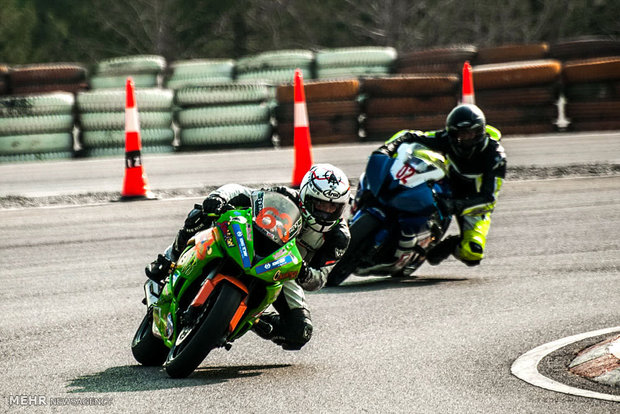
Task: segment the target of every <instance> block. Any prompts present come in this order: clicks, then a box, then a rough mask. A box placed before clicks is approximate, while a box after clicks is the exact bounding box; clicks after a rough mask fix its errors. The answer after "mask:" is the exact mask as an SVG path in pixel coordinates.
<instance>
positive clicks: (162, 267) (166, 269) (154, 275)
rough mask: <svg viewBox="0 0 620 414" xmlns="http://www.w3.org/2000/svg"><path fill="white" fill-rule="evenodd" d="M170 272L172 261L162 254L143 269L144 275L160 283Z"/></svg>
mask: <svg viewBox="0 0 620 414" xmlns="http://www.w3.org/2000/svg"><path fill="white" fill-rule="evenodd" d="M171 270H172V261H171V260H169V259H168V258H167V257H166V256H164V255H163V254H160V255H158V256H157V259H155V260H154V261H153V262H151V263H150V264H149V265H147V266H146V267H145V268H144V273H146V277H148V278H149V279H151V280H153V281H155V282H157V283H160V282H161V281H162V280H164V279H165V278H166V276H168V275H169V274H170V271H171Z"/></svg>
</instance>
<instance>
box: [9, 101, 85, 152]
mask: <svg viewBox="0 0 620 414" xmlns="http://www.w3.org/2000/svg"><path fill="white" fill-rule="evenodd" d="M74 100H75V98H74V95H73V94H72V93H69V92H54V93H47V94H32V95H19V96H3V97H0V161H26V160H43V159H58V158H71V157H72V156H73V128H74V116H73V107H74Z"/></svg>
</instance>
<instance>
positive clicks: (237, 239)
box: [153, 208, 302, 347]
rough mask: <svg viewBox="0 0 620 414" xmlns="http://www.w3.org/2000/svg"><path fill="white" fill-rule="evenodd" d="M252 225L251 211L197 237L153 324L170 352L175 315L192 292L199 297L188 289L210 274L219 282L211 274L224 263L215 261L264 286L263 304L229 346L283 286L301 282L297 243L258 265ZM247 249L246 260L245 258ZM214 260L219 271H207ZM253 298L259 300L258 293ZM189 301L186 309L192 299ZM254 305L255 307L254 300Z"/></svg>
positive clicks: (231, 214)
mask: <svg viewBox="0 0 620 414" xmlns="http://www.w3.org/2000/svg"><path fill="white" fill-rule="evenodd" d="M252 223H253V220H252V209H251V208H248V209H245V210H232V211H228V212H226V213H224V214H222V215H221V216H220V217H219V219H218V220H217V222H216V223H215V224H214V226H213V227H212V228H209V229H207V230H205V231H202V232H200V233H198V234H196V235H195V236H194V237H193V238H192V239H191V240H190V244H189V245H188V247H187V248H186V249H185V251H184V252H183V253H182V254H181V256H180V258H179V260H178V263H177V266H176V268H175V270H174V273H173V274H172V275H171V277H170V278H168V280H167V282H166V284H165V286H164V288H163V290H162V293H161V295H160V298H159V300H158V302H157V303H156V304H155V305H154V308H153V321H154V324H155V326H156V327H157V329H158V330H159V333H160V335H161V337H162V339H163V341H164V343H165V345H166V346H168V347H172V346H173V344H174V343H175V341H176V339H177V336H178V334H179V329H178V328H179V326H180V324H179V318H178V315H177V314H178V313H179V314H180V313H182V312H177V311H178V310H179V303H181V302H182V301H183V297H184V295H185V294H186V293H187V292H188V290H189V291H190V292H193V293H190V294H194V295H195V294H196V288H195V287H194V288H193V289H190V287H191V286H192V284H193V283H194V282H195V281H197V280H201V278H204V277H205V276H206V274H209V277H213V276H215V274H216V273H217V272H214V271H213V270H214V269H215V268H216V267H217V264H218V263H219V262H220V260H217V259H222V258H224V257H230V258H232V259H233V260H234V262H235V263H236V264H237V265H238V266H239V268H240V269H243V273H245V274H246V275H248V276H253V277H256V278H258V279H260V280H262V281H264V282H265V283H264V284H263V285H262V289H260V291H261V294H262V295H263V296H262V300H260V303H259V304H258V305H257V306H255V307H254V308H252V309H246V311H245V312H244V314H243V316H242V318H241V320H240V322H239V323H238V324H237V327H236V329H235V331H234V332H232V333H230V334H229V336H228V338H227V341H229V342H230V341H233V340H235V339H237V338H239V337H241V336H242V335H243V334H245V333H246V332H247V331H248V330H249V329H250V328H251V327H252V325H253V324H254V323H255V321H256V319H257V317H258V316H259V315H260V314H261V313H262V312H263V311H264V310H265V309H267V307H269V306H270V305H271V304H272V303H273V302H274V301H275V300H276V298H277V297H278V295H279V293H280V291H281V290H282V283H283V281H284V280H286V279H294V278H295V277H296V276H297V273H298V272H299V270H300V268H301V264H302V259H301V254H300V252H299V250H298V248H297V246H296V241H295V238H294V237H293V238H291V239H290V240H289V241H288V242H287V243H285V244H284V245H283V246H282V247H280V248H279V249H278V250H276V251H275V252H274V253H273V254H271V255H269V256H267V257H265V258H263V259H261V260H258V261H256V262H254V260H256V257H255V253H254V241H255V234H254V233H255V229H254V228H253V225H252ZM240 245H241V247H240ZM243 246H245V250H244V251H245V254H242V250H243ZM214 260H217V262H215V263H213V264H214V265H215V266H209V264H211V263H212V262H213V261H214ZM230 276H235V275H230ZM202 283H203V282H202ZM175 289H176V290H177V293H176V294H175ZM250 294H256V291H254V292H250ZM191 299H193V297H192V298H191ZM185 301H186V303H187V301H188V299H185ZM189 302H191V300H189ZM252 302H253V303H256V299H253V301H252ZM169 317H170V318H171V319H172V322H173V327H174V330H173V331H172V332H167V328H168V318H169ZM169 334H171V336H170V337H169Z"/></svg>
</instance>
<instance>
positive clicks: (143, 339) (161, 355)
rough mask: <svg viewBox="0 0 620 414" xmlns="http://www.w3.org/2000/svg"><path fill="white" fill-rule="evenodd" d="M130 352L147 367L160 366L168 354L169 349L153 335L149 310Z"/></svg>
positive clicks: (134, 338)
mask: <svg viewBox="0 0 620 414" xmlns="http://www.w3.org/2000/svg"><path fill="white" fill-rule="evenodd" d="M131 352H132V354H133V357H134V358H135V359H136V361H138V362H139V363H140V364H142V365H145V366H147V367H159V366H161V365H162V364H163V363H164V361H165V360H166V357H167V356H168V352H170V348H168V347H167V346H166V345H165V344H164V342H163V341H162V340H161V338H157V337H156V336H155V335H153V311H152V310H151V309H149V311H148V312H147V313H146V315H145V316H144V318H143V319H142V322H141V323H140V326H139V327H138V330H137V331H136V334H135V335H134V337H133V341H132V342H131Z"/></svg>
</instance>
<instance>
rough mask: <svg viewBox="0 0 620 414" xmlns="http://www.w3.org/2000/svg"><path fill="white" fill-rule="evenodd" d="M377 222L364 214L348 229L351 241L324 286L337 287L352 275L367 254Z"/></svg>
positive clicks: (377, 225)
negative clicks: (360, 260)
mask: <svg viewBox="0 0 620 414" xmlns="http://www.w3.org/2000/svg"><path fill="white" fill-rule="evenodd" d="M379 224H380V222H379V220H377V219H376V218H374V217H373V216H371V215H369V214H364V215H363V216H362V217H360V218H359V219H358V220H357V221H356V222H355V223H353V224H352V225H351V227H350V229H349V230H350V231H351V241H350V242H349V247H347V250H346V251H345V253H344V255H343V256H342V258H341V259H340V260H339V261H338V263H336V265H335V266H334V268H333V269H332V271H331V272H329V275H327V282H326V283H325V285H326V286H338V285H340V284H341V283H342V282H344V281H345V280H346V278H348V277H349V275H351V273H353V272H354V271H355V270H356V269H357V267H358V264H359V259H360V258H362V257H364V256H365V255H366V254H367V251H366V250H367V247H368V244H369V243H370V242H372V238H371V237H370V236H371V235H373V234H374V233H375V232H376V230H377V228H378V227H379Z"/></svg>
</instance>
